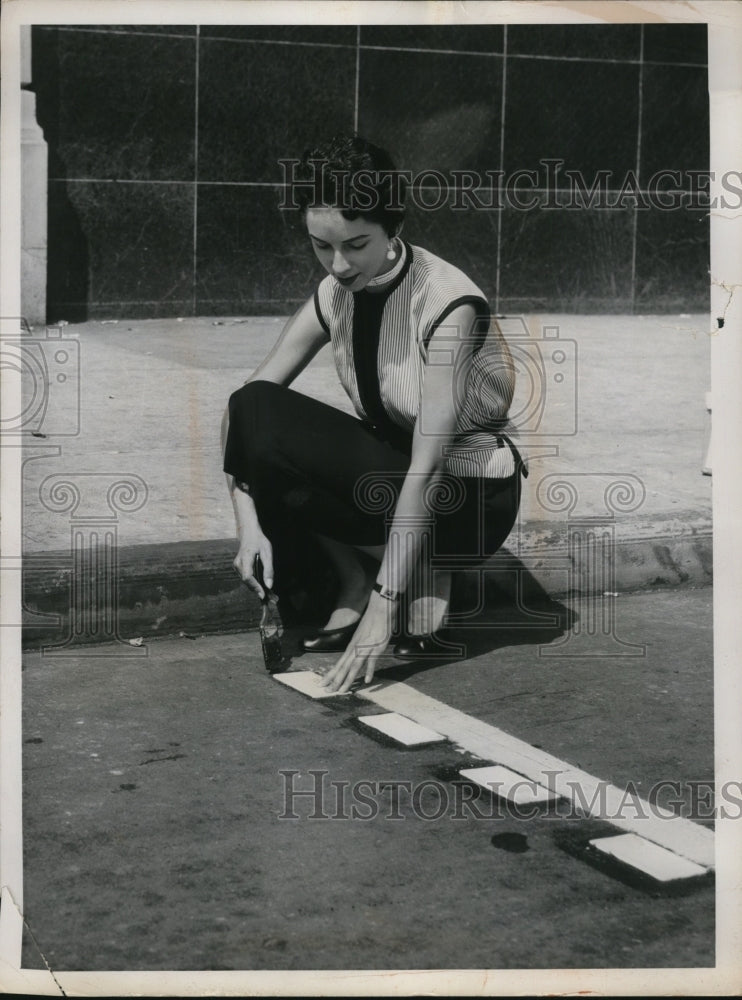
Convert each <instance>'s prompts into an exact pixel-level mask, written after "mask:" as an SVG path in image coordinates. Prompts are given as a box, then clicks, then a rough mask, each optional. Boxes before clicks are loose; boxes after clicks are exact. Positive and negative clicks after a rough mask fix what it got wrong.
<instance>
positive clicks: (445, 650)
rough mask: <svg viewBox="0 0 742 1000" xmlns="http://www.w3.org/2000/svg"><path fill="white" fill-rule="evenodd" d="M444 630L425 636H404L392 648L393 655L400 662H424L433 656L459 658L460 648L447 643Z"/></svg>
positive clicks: (454, 644)
mask: <svg viewBox="0 0 742 1000" xmlns="http://www.w3.org/2000/svg"><path fill="white" fill-rule="evenodd" d="M445 635H446V630H445V629H439V631H437V632H428V633H427V634H426V635H405V636H403V637H402V638H401V639H400V640H399V641H398V642H397V643H396V644H395V646H394V655H395V656H396V657H398V659H400V660H424V659H430V658H431V657H433V656H440V657H446V658H450V657H451V656H454V657H457V656H461V647H460V646H458V645H457V644H456V643H451V642H447V641H446V639H445V638H444V636H445Z"/></svg>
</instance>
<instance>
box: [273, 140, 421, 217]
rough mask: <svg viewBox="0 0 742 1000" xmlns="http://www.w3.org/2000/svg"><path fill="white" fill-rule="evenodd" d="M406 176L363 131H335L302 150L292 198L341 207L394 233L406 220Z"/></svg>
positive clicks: (297, 201) (307, 203) (301, 203)
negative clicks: (311, 146) (319, 142)
mask: <svg viewBox="0 0 742 1000" xmlns="http://www.w3.org/2000/svg"><path fill="white" fill-rule="evenodd" d="M405 193H406V191H405V178H404V175H403V174H402V173H401V172H400V171H398V170H397V168H396V167H395V165H394V161H393V160H392V158H391V156H390V155H389V153H388V152H387V151H386V150H385V149H382V148H381V147H380V146H375V145H374V144H373V143H372V142H369V141H368V140H367V139H363V138H361V136H359V135H336V136H335V137H334V138H332V139H331V140H330V141H329V142H327V143H325V144H324V145H322V146H317V147H316V148H314V149H307V150H305V151H304V154H303V155H302V158H301V160H300V162H299V164H298V166H297V167H296V169H295V171H294V175H293V182H292V196H293V203H294V204H295V205H298V206H299V209H300V210H301V213H302V215H306V212H307V209H309V208H337V209H339V210H340V212H341V213H342V215H343V216H344V217H345V218H346V219H357V218H366V219H370V220H371V221H372V222H377V223H379V225H381V226H383V228H384V230H385V231H386V233H387V235H389V236H393V235H394V234H395V233H396V232H398V231H399V229H400V227H401V225H402V222H403V221H404V198H405Z"/></svg>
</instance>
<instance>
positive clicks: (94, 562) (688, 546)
mask: <svg viewBox="0 0 742 1000" xmlns="http://www.w3.org/2000/svg"><path fill="white" fill-rule="evenodd" d="M620 527H621V530H620V533H619V532H618V531H615V532H614V531H613V526H612V525H611V524H607V523H605V522H603V521H600V520H598V521H593V522H591V521H590V520H589V519H588V520H586V521H583V522H579V523H577V522H574V523H562V524H559V525H555V524H554V523H553V522H550V523H543V524H538V523H531V524H528V525H526V526H521V528H520V531H519V532H518V534H517V535H516V536H512V537H511V539H510V543H511V547H509V548H503V549H502V550H501V551H500V552H499V553H498V554H497V555H496V556H494V557H493V558H492V560H490V562H489V563H488V564H487V566H486V568H485V570H484V572H485V573H486V575H487V578H490V577H492V578H493V579H496V581H497V587H498V594H499V595H502V594H503V592H504V593H505V596H506V597H509V598H510V599H511V600H513V601H515V602H524V603H526V604H535V603H538V602H539V601H544V600H548V599H549V598H551V599H558V598H561V597H565V596H567V595H569V594H574V593H580V594H583V595H587V596H592V597H597V598H600V597H602V595H604V594H605V593H606V592H608V593H612V592H628V591H636V590H641V589H646V588H650V587H678V586H707V585H709V584H711V583H712V579H713V561H712V559H713V551H712V549H713V535H712V525H711V519H710V518H706V517H701V516H699V515H698V514H697V512H688V514H687V516H683V512H677V513H676V514H673V515H672V516H671V517H667V518H662V519H655V520H654V521H652V522H649V521H646V522H645V521H641V520H638V519H636V520H632V521H630V522H628V523H626V522H624V523H622V524H621V526H620ZM235 551H236V542H235V541H234V539H213V540H208V541H202V542H175V543H167V544H161V545H135V546H129V547H122V548H120V549H118V550H117V551H114V552H111V553H110V554H109V558H108V560H107V561H105V562H104V561H103V560H102V559H101V558H100V557H99V556H95V557H92V558H88V559H87V560H86V561H83V560H80V559H79V558H78V559H77V560H76V572H75V574H74V576H73V557H72V554H71V553H70V552H69V551H57V552H41V553H32V554H30V555H28V556H26V557H25V559H24V566H23V623H24V636H23V641H24V645H25V646H27V647H39V646H44V645H59V644H60V643H62V644H63V643H70V644H79V643H84V642H105V641H120V640H123V641H127V640H129V639H131V638H136V637H139V636H141V637H143V638H146V637H154V636H164V635H177V634H178V633H179V632H181V631H184V632H186V633H187V634H189V635H199V634H204V633H211V632H227V631H238V630H244V629H250V628H255V627H257V624H258V621H259V619H260V604H259V602H258V600H257V598H256V597H255V596H254V594H252V592H250V591H248V590H247V588H246V587H244V586H243V585H242V584H241V583H240V582H239V580H238V579H237V577H236V574H235V571H234V569H233V566H232V560H233V558H234V555H235ZM81 563H82V567H81ZM102 566H105V570H103V569H102V568H101V567H102ZM472 578H473V579H472ZM465 579H466V586H465V588H464V593H465V594H467V595H468V596H467V597H465V600H467V601H468V598H469V597H472V594H471V593H470V591H471V588H472V587H478V583H477V579H476V575H474V574H471V573H470V574H466V577H465ZM472 599H473V598H472ZM467 606H469V604H468V603H467Z"/></svg>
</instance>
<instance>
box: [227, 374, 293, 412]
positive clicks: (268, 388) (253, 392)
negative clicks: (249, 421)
mask: <svg viewBox="0 0 742 1000" xmlns="http://www.w3.org/2000/svg"><path fill="white" fill-rule="evenodd" d="M282 389H283V386H280V385H276V383H275V382H266V381H265V380H264V379H256V380H255V381H254V382H246V383H245V385H243V386H240V388H239V389H236V390H235V391H234V392H233V393H232V395H231V396H230V397H229V406H228V409H229V415H230V417H231V418H233V417H237V416H240V415H244V414H249V415H253V414H256V413H258V412H259V411H260V409H261V408H264V407H265V406H266V405H270V404H271V402H274V401H275V399H276V397H277V396H278V394H279V393H280V391H281V390H282Z"/></svg>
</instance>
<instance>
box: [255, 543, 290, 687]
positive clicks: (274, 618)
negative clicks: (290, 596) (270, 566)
mask: <svg viewBox="0 0 742 1000" xmlns="http://www.w3.org/2000/svg"><path fill="white" fill-rule="evenodd" d="M255 576H256V578H257V580H258V582H259V583H260V586H261V587H262V588H263V597H262V599H261V602H260V603H261V604H262V606H263V610H262V614H261V616H260V625H259V626H258V631H259V632H260V645H261V646H262V648H263V662H264V663H265V669H266V670H268V671H269V672H270V673H272V674H275V673H278V672H279V671H280V670H285V668H286V663H287V661H286V660H285V659H284V656H283V650H282V648H281V639H282V637H283V621H282V620H281V612H280V611H279V610H278V595H277V594H276V592H275V591H274V590H269V589H268V587H266V585H265V580H264V579H263V567H262V564H261V563H260V560H259V559H258V560H256V563H255Z"/></svg>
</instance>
